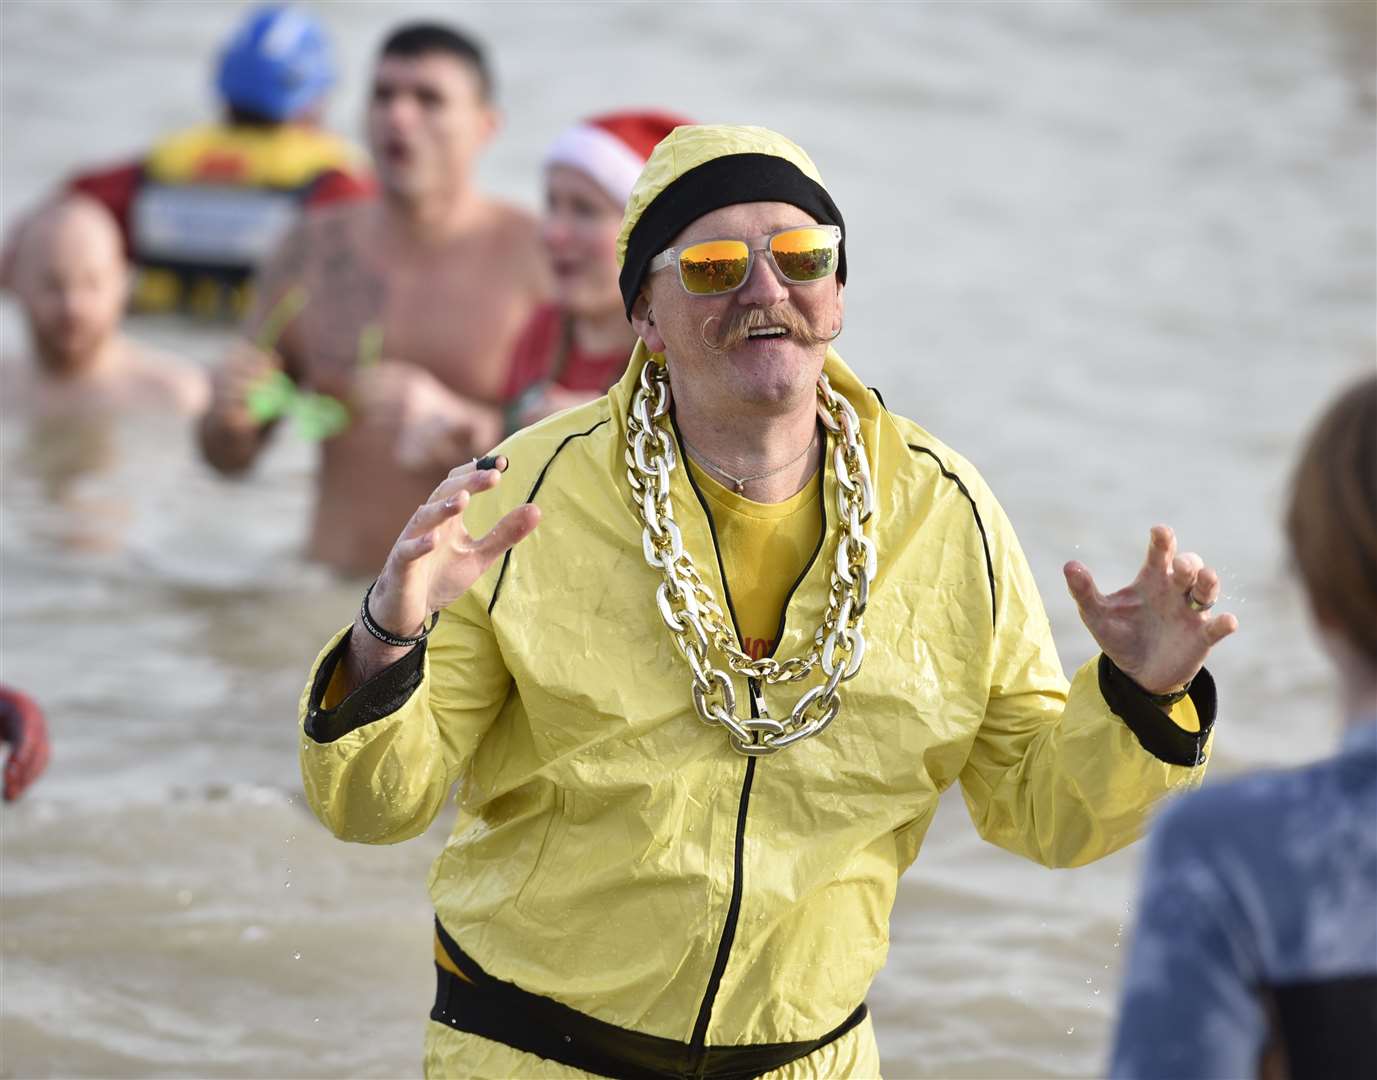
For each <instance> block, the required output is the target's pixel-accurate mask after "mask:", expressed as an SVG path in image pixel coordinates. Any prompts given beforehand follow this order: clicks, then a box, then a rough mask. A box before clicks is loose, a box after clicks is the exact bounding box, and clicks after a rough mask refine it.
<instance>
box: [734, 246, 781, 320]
mask: <svg viewBox="0 0 1377 1080" xmlns="http://www.w3.org/2000/svg"><path fill="white" fill-rule="evenodd" d="M736 297H737V300H738V301H739V302H740V303H742V304H746V305H748V306H753V307H762V308H768V307H774V305H775V304H778V303H780V302H781V301H783V300H787V299H788V298H789V290H788V289H786V288H785V287H784V284H783V282H781V281H780V280H779V275H777V274H776V273H775V269H774V267H773V266H771V265H770V257H769V256H768V255H766V254H765V253H764V252H763V251H757V252H756V253H755V259H754V261H753V263H752V265H751V275H750V277H748V278H747V279H746V284H744V285H742V286H741V288H740V289H738V290H737V293H736Z"/></svg>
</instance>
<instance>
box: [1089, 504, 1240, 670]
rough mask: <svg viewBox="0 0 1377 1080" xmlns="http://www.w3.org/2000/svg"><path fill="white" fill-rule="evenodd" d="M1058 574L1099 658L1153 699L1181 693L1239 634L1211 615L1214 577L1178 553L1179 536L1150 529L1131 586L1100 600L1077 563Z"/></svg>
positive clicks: (1231, 620)
mask: <svg viewBox="0 0 1377 1080" xmlns="http://www.w3.org/2000/svg"><path fill="white" fill-rule="evenodd" d="M1062 572H1063V573H1064V574H1065V575H1066V584H1067V587H1068V588H1069V589H1070V590H1071V596H1072V597H1073V598H1074V599H1075V601H1076V606H1077V607H1078V608H1080V613H1081V621H1082V622H1084V623H1085V626H1086V629H1087V630H1089V631H1090V634H1091V636H1092V637H1094V639H1095V641H1096V642H1097V643H1098V644H1099V646H1100V648H1101V649H1102V650H1103V651H1104V654H1105V655H1106V656H1108V657H1109V659H1110V660H1112V661H1114V663H1115V664H1116V665H1117V666H1118V668H1119V670H1120V671H1122V672H1124V674H1126V675H1127V676H1128V677H1129V678H1131V679H1132V680H1133V681H1134V682H1136V683H1137V684H1138V685H1139V686H1141V687H1142V688H1143V689H1144V690H1146V691H1147V692H1148V693H1150V694H1167V693H1171V692H1172V691H1174V690H1178V689H1180V688H1181V687H1182V686H1184V685H1185V684H1186V683H1187V682H1189V681H1190V680H1191V679H1193V678H1195V674H1196V672H1198V671H1199V670H1200V668H1201V667H1202V666H1204V663H1205V657H1206V656H1208V655H1209V652H1210V649H1211V648H1213V647H1214V646H1215V645H1217V644H1218V643H1219V642H1220V641H1222V640H1224V638H1226V637H1228V636H1229V635H1230V634H1232V633H1233V632H1234V631H1235V630H1237V629H1238V619H1236V618H1235V617H1234V616H1233V615H1230V614H1219V615H1216V614H1214V613H1213V612H1212V611H1211V610H1210V609H1211V608H1213V607H1214V604H1215V601H1216V600H1218V599H1219V594H1220V586H1219V574H1218V573H1216V572H1215V571H1214V570H1212V569H1211V568H1210V567H1208V566H1206V565H1205V562H1204V560H1203V559H1201V558H1200V556H1199V555H1197V554H1195V552H1193V551H1188V552H1186V553H1184V554H1181V555H1178V554H1177V553H1176V534H1175V533H1173V532H1172V530H1171V529H1170V528H1169V527H1168V526H1166V525H1155V526H1153V529H1152V534H1151V539H1150V540H1149V542H1148V552H1147V558H1146V559H1145V560H1144V561H1143V568H1142V569H1141V570H1139V571H1138V576H1137V577H1136V578H1134V579H1133V582H1132V584H1130V585H1128V586H1127V587H1125V588H1122V589H1120V590H1119V591H1118V592H1114V593H1110V594H1109V595H1108V596H1105V595H1104V594H1103V593H1101V592H1100V590H1099V589H1097V588H1096V587H1095V579H1094V578H1093V577H1091V576H1090V571H1089V570H1088V569H1086V567H1085V565H1084V564H1083V563H1080V562H1069V563H1067V564H1066V565H1065V566H1064V567H1063V568H1062Z"/></svg>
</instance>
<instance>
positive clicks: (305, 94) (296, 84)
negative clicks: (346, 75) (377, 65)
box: [215, 5, 335, 120]
mask: <svg viewBox="0 0 1377 1080" xmlns="http://www.w3.org/2000/svg"><path fill="white" fill-rule="evenodd" d="M334 81H335V61H334V56H333V55H332V53H331V50H330V40H329V38H327V37H326V36H325V28H324V27H323V26H321V24H320V23H319V22H317V21H316V20H315V18H314V17H312V16H311V15H309V14H307V13H306V12H304V11H300V10H298V9H296V8H292V7H287V6H283V5H272V6H268V7H261V8H257V9H255V10H254V12H253V13H252V14H251V15H250V16H249V17H248V19H246V20H245V22H244V24H243V25H242V26H240V28H239V29H238V31H236V32H235V35H234V37H232V38H231V39H230V40H229V43H228V44H227V45H226V46H225V50H224V52H222V53H221V54H220V71H219V74H218V75H217V77H216V80H215V85H216V89H218V90H219V91H220V96H221V97H223V98H224V99H225V101H226V102H228V103H229V104H230V105H232V106H233V107H234V108H236V109H242V110H244V111H245V112H250V113H254V114H255V115H257V116H261V117H263V118H265V119H267V120H287V119H289V118H290V117H292V116H295V115H296V114H297V113H299V112H301V111H302V110H303V109H306V108H308V107H309V106H310V105H312V104H314V103H315V102H316V101H317V100H318V99H319V98H320V96H321V95H322V94H324V93H325V91H326V90H328V89H329V88H330V87H331V85H333V84H334Z"/></svg>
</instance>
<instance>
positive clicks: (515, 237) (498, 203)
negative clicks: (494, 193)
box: [483, 199, 540, 245]
mask: <svg viewBox="0 0 1377 1080" xmlns="http://www.w3.org/2000/svg"><path fill="white" fill-rule="evenodd" d="M483 215H484V216H483V225H484V228H485V230H486V231H487V232H488V233H489V234H490V235H492V236H494V237H495V238H497V239H498V240H500V241H501V242H503V243H508V244H522V245H537V244H539V242H540V222H539V220H538V219H537V218H536V216H535V215H534V214H532V213H531V212H530V211H529V210H526V209H524V208H523V207H520V206H517V205H515V204H514V203H509V202H504V201H503V200H501V199H486V200H485V201H484V203H483Z"/></svg>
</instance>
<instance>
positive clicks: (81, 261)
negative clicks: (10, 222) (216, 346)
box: [0, 195, 208, 418]
mask: <svg viewBox="0 0 1377 1080" xmlns="http://www.w3.org/2000/svg"><path fill="white" fill-rule="evenodd" d="M14 285H15V291H16V293H17V294H18V297H19V302H20V304H21V305H22V307H23V309H24V317H25V320H26V322H27V323H28V328H29V336H30V338H31V339H32V343H33V358H34V363H33V364H22V365H20V364H7V365H5V366H4V368H0V370H2V371H3V372H4V382H3V388H4V393H3V397H4V400H5V407H6V409H7V410H11V409H13V410H16V411H19V410H22V411H23V412H25V413H26V414H28V415H30V416H33V417H37V418H44V417H59V416H62V415H65V414H71V413H89V412H113V411H123V410H130V409H170V410H177V411H181V412H186V413H194V412H199V411H200V410H201V409H203V408H204V407H205V403H206V400H207V396H208V395H207V387H206V380H205V377H204V376H203V375H202V374H201V372H200V371H198V370H196V369H194V368H191V367H188V366H186V365H184V364H181V363H179V362H178V361H176V360H175V359H173V358H172V357H168V356H165V355H163V354H160V353H157V352H155V351H153V350H151V349H149V348H147V347H146V346H143V345H139V344H137V343H136V342H133V341H131V340H129V339H128V338H127V337H125V336H124V335H123V334H122V333H120V318H121V316H122V314H123V312H124V304H125V299H126V297H127V296H128V293H129V268H128V265H127V264H126V263H125V260H124V253H123V248H122V246H121V241H120V233H119V228H118V226H117V225H116V224H115V220H114V218H113V217H111V215H110V213H109V211H107V210H106V209H105V207H103V206H102V205H101V204H100V203H98V202H96V201H95V200H94V199H91V198H89V197H87V196H84V195H79V196H73V197H70V198H68V199H65V200H63V201H62V202H60V203H56V204H53V205H51V206H49V207H47V208H45V209H44V210H42V211H40V212H39V213H38V214H37V215H36V216H35V217H34V218H32V219H31V220H30V221H28V222H26V223H25V225H24V227H23V230H22V233H21V235H20V236H19V237H18V241H17V244H16V255H15V266H14Z"/></svg>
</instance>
